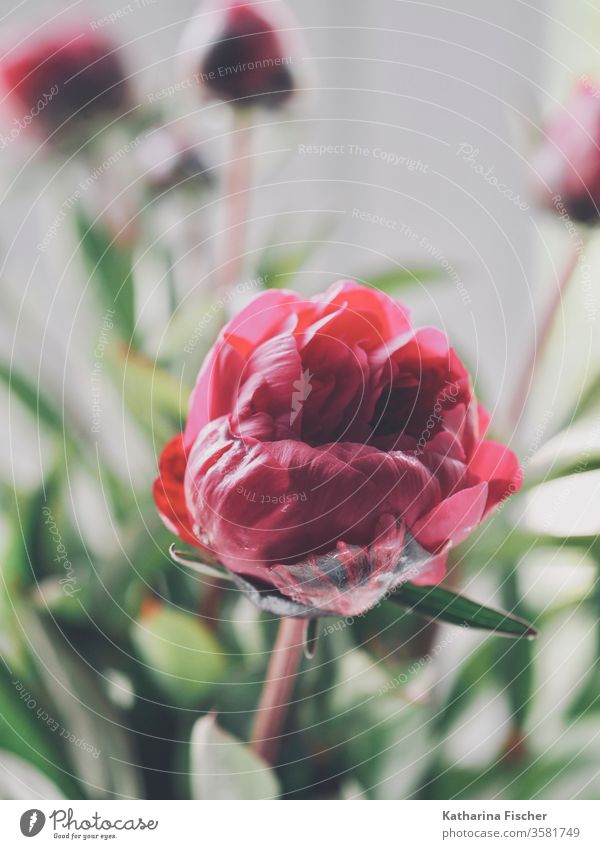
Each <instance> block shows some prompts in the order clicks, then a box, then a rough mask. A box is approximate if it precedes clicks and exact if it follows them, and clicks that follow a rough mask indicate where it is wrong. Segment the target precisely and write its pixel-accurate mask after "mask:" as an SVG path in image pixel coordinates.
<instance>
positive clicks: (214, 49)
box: [184, 0, 294, 108]
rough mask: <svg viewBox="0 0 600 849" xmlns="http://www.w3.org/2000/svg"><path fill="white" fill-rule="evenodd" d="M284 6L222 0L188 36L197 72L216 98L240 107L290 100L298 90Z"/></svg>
mask: <svg viewBox="0 0 600 849" xmlns="http://www.w3.org/2000/svg"><path fill="white" fill-rule="evenodd" d="M289 25H290V21H289V18H288V17H287V15H286V11H285V9H282V8H281V6H279V9H278V5H277V4H273V2H267V3H264V2H261V1H260V0H249V2H236V0H230V2H225V3H224V4H223V3H219V4H218V5H217V6H214V4H213V9H212V10H210V7H209V11H208V12H205V11H204V6H202V7H201V10H200V15H199V16H198V19H197V21H196V22H195V23H194V25H193V26H191V27H190V29H189V31H188V33H187V35H186V38H185V39H184V49H188V50H190V51H191V53H192V55H193V56H194V62H195V67H194V69H193V73H194V76H195V77H196V78H197V79H198V81H199V82H200V83H201V85H202V86H203V87H204V88H205V89H206V91H207V92H209V93H210V95H211V96H213V97H216V98H218V99H220V100H226V101H231V102H234V105H235V106H237V107H242V108H243V107H248V106H254V105H256V104H261V105H263V106H267V107H269V108H273V107H277V106H280V105H282V104H283V103H285V102H286V101H287V100H288V99H289V98H290V97H291V95H292V94H293V91H294V74H293V73H292V67H293V61H294V55H293V53H294V49H293V38H292V35H291V32H290V30H289Z"/></svg>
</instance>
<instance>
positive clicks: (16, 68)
mask: <svg viewBox="0 0 600 849" xmlns="http://www.w3.org/2000/svg"><path fill="white" fill-rule="evenodd" d="M0 76H1V78H2V82H3V83H4V86H5V88H6V89H7V90H8V92H9V94H10V96H11V99H12V102H13V104H14V105H15V106H17V107H18V109H19V110H20V111H21V113H22V115H21V116H18V118H17V119H16V120H17V121H22V122H23V123H24V124H27V125H29V124H32V126H35V127H37V128H38V130H41V131H42V133H43V134H44V135H46V136H50V135H52V134H54V133H57V134H60V136H61V137H62V136H63V135H65V134H72V133H75V132H79V131H80V130H81V128H82V125H84V124H85V123H86V122H87V121H89V120H90V119H96V118H98V117H99V116H103V117H106V118H111V117H116V116H117V115H119V114H121V113H123V112H124V111H126V109H127V108H128V105H129V91H128V84H127V80H126V74H125V71H124V69H123V67H122V65H121V61H120V59H119V57H118V55H117V53H116V52H115V49H114V47H113V45H112V44H110V43H109V42H108V41H106V40H105V39H104V38H101V37H100V36H99V35H96V34H94V33H86V32H77V31H75V32H71V33H69V34H56V35H50V36H48V37H46V38H43V39H41V40H39V41H36V42H35V43H34V44H27V45H26V46H25V47H23V48H21V49H19V50H16V51H14V52H9V53H8V55H7V56H6V58H5V59H4V60H3V61H2V63H1V64H0Z"/></svg>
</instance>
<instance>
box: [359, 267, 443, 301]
mask: <svg viewBox="0 0 600 849" xmlns="http://www.w3.org/2000/svg"><path fill="white" fill-rule="evenodd" d="M441 277H442V273H441V271H440V269H439V268H438V267H437V266H435V265H425V266H422V267H416V268H404V267H402V268H393V269H392V270H391V271H386V272H384V273H383V274H376V275H374V276H373V275H367V276H366V277H364V278H361V277H357V278H356V280H358V281H359V283H364V284H365V285H367V286H373V288H374V289H380V290H381V291H382V292H390V293H392V294H393V293H394V292H396V291H397V290H398V289H403V288H406V287H408V286H414V285H415V284H417V283H428V282H429V281H431V280H440V279H441Z"/></svg>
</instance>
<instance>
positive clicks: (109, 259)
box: [76, 207, 135, 342]
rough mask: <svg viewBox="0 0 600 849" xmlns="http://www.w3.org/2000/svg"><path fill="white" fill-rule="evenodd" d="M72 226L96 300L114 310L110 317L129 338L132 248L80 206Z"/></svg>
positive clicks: (132, 318) (132, 308)
mask: <svg viewBox="0 0 600 849" xmlns="http://www.w3.org/2000/svg"><path fill="white" fill-rule="evenodd" d="M76 227H77V234H78V236H79V244H80V247H81V251H82V253H83V256H84V258H85V261H86V262H87V265H88V267H89V270H90V280H91V282H92V286H93V288H94V289H95V290H96V292H97V294H98V297H99V300H100V303H102V304H104V306H105V307H106V308H107V309H110V310H114V321H115V323H116V324H117V325H118V327H119V328H120V330H121V332H122V334H123V336H124V338H125V339H126V340H127V341H128V342H129V341H130V340H132V338H133V330H134V326H135V303H134V287H133V252H132V250H131V248H129V247H123V246H122V245H120V244H117V243H116V242H115V240H114V239H112V238H111V237H110V234H109V233H107V232H106V230H105V228H104V226H103V225H102V224H101V223H100V222H98V221H92V220H91V219H90V218H88V216H87V214H86V213H85V211H84V210H83V209H82V208H81V207H79V208H78V209H77V215H76Z"/></svg>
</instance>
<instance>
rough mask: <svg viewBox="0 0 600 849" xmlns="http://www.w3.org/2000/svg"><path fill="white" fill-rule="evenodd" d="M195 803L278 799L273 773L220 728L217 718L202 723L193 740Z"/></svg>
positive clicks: (205, 718)
mask: <svg viewBox="0 0 600 849" xmlns="http://www.w3.org/2000/svg"><path fill="white" fill-rule="evenodd" d="M190 759H191V770H190V772H191V782H192V798H193V799H232V800H237V799H246V800H254V799H276V798H277V796H279V792H280V791H279V783H278V781H277V777H276V775H275V773H274V772H273V770H272V769H271V768H270V767H269V765H268V764H267V763H265V761H263V760H262V758H259V757H258V755H256V754H255V753H254V752H253V751H252V749H251V748H250V747H249V746H248V745H247V744H246V743H242V742H240V741H239V740H237V739H236V738H235V737H234V736H233V735H231V734H228V733H227V732H226V731H223V730H222V729H221V728H219V726H218V725H217V718H216V716H214V714H209V715H208V716H204V717H202V719H198V720H197V721H196V723H195V725H194V728H193V731H192V740H191V757H190Z"/></svg>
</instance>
